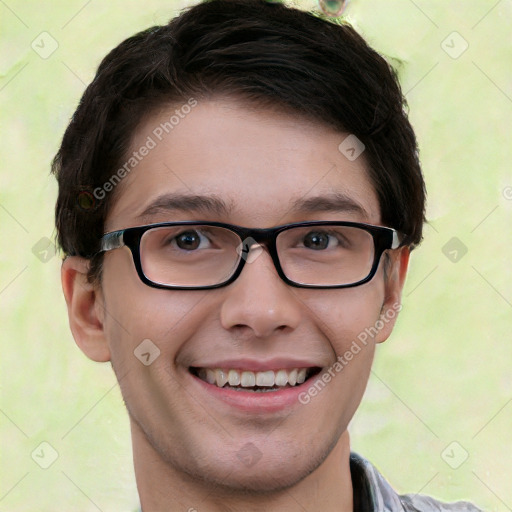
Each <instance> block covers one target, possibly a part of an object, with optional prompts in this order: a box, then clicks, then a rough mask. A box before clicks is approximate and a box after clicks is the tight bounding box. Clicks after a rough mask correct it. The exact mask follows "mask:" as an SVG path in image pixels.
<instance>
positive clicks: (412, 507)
mask: <svg viewBox="0 0 512 512" xmlns="http://www.w3.org/2000/svg"><path fill="white" fill-rule="evenodd" d="M399 499H400V501H401V503H402V505H403V507H404V510H405V511H406V512H483V511H482V510H481V509H479V508H478V507H476V506H475V505H472V504H471V503H468V502H467V501H457V502H456V503H443V502H441V501H437V500H435V499H434V498H430V497H429V496H422V495H420V494H405V495H403V496H399Z"/></svg>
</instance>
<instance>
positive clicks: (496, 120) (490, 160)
mask: <svg viewBox="0 0 512 512" xmlns="http://www.w3.org/2000/svg"><path fill="white" fill-rule="evenodd" d="M308 1H309V0H308ZM186 5H188V4H186V3H185V2H183V1H181V0H180V1H176V0H174V1H173V0H168V1H163V0H145V1H144V2H141V1H138V2H137V1H134V0H131V1H126V0H124V1H121V0H111V1H108V2H100V1H99V0H92V1H84V0H80V1H77V0H72V1H66V2H65V1H63V0H54V1H53V2H45V3H36V2H26V1H25V2H24V1H22V0H6V1H2V2H0V19H1V22H0V23H1V51H2V53H1V55H2V56H1V79H0V104H1V111H2V137H1V139H0V146H1V155H2V157H1V160H0V165H1V178H0V179H1V181H0V183H1V185H0V233H1V235H2V236H1V238H0V244H1V256H0V261H1V269H0V308H1V309H0V329H1V333H2V339H1V341H2V352H1V380H2V392H1V393H2V395H1V410H0V429H1V436H2V440H1V464H0V482H1V484H0V486H1V487H0V511H55V510H66V511H97V510H101V511H105V512H107V511H127V510H133V509H134V508H135V507H136V505H137V494H136V489H135V481H134V475H133V469H132V459H131V446H130V433H129V426H128V419H127V415H126V412H125V410H124V406H123V403H122V399H121V397H120V393H119V391H118V388H117V384H116V380H115V377H114V375H113V372H112V371H111V369H110V366H109V365H108V364H97V363H92V362H90V361H88V360H87V359H86V358H85V356H83V354H82V353H81V352H80V351H79V349H78V348H77V347H76V345H75V344H74V341H73V338H72V336H71V334H70V331H69V328H68V323H67V313H66V308H65V304H64V300H63V297H62V294H61V287H60V274H59V269H60V257H59V255H58V254H57V255H56V254H55V253H54V250H53V246H52V245H51V243H50V241H53V240H54V236H55V231H54V227H53V208H54V203H55V198H56V193H57V190H56V184H55V181H54V179H53V177H52V176H49V168H50V161H51V159H52V157H53V155H54V154H55V152H56V150H57V148H58V145H59V142H60V139H61V137H62V134H63V132H64V130H65V127H66V125H67V123H68V121H69V118H70V116H71V115H72V113H73V111H74V109H75V107H76V105H77V102H78V100H79V98H80V96H81V94H82V92H83V90H84V88H85V86H86V84H88V83H89V82H90V81H91V80H92V77H93V75H94V72H95V69H96V67H97V65H98V64H99V62H100V59H101V58H102V57H103V56H104V55H105V54H106V53H107V52H108V51H109V50H110V49H111V48H112V47H114V46H115V45H117V44H118V43H119V42H120V41H121V40H123V39H125V38H126V37H128V36H130V35H131V34H133V33H134V32H136V31H139V30H141V29H144V28H146V27H148V26H150V25H154V24H163V23H166V22H167V20H168V19H169V18H170V17H172V16H174V15H175V14H176V13H177V12H178V11H179V10H180V9H182V8H183V7H185V6H186ZM298 5H300V6H301V7H303V8H310V7H315V4H314V3H313V2H312V3H308V4H306V3H302V2H300V3H298ZM345 15H346V18H347V19H348V20H349V21H350V22H351V23H352V24H353V25H354V26H355V27H356V28H357V29H358V30H359V31H360V32H361V33H362V34H363V35H364V36H365V37H366V38H367V40H368V41H369V42H370V44H372V45H373V46H374V47H375V48H376V49H377V50H379V51H380V52H381V53H382V54H384V55H385V56H387V57H388V58H389V59H390V61H391V62H392V63H393V65H395V66H396V68H397V70H398V72H399V75H400V79H401V82H402V85H403V89H404V91H405V92H406V95H407V99H408V102H409V106H410V117H411V120H412V123H413V125H414V127H415V129H416V131H417V135H418V138H419V142H420V147H421V159H422V162H423V168H424V173H425V179H426V182H427V188H428V212H427V216H428V219H429V224H428V225H427V226H426V227H425V240H424V243H423V244H422V245H421V246H420V248H418V249H417V250H416V251H414V253H413V257H412V265H411V270H410V274H409V277H408V281H407V285H406V289H405V294H404V295H405V297H404V307H403V311H402V313H401V315H400V319H399V321H398V325H397V327H396V329H395V332H394V335H393V336H392V337H391V339H390V340H388V341H387V342H386V343H385V344H384V345H382V346H380V347H379V348H378V351H377V357H376V362H375V367H374V373H373V375H372V377H371V380H370V383H369V385H368V389H367V393H366V395H365V398H364V402H363V405H362V406H361V408H360V410H359V411H358V413H357V414H356V417H355V418H354V421H353V422H352V425H351V428H350V430H351V433H352V443H353V449H354V450H356V451H358V452H360V453H362V454H364V455H365V456H366V457H368V458H369V459H370V460H371V461H372V462H374V464H376V465H377V467H378V468H379V469H380V470H381V471H382V473H383V474H384V475H385V476H386V478H387V479H388V480H389V481H390V482H391V484H392V485H393V486H394V487H395V488H396V489H397V490H399V491H400V492H411V493H420V492H421V493H425V494H430V495H433V496H436V497H438V498H440V499H443V500H455V499H461V498H466V499H470V500H471V501H474V502H475V503H476V504H478V505H479V506H480V507H482V508H483V509H485V510H487V511H506V510H512V485H511V481H512V479H511V469H512V462H511V459H512V442H511V427H512V403H511V402H512V375H511V369H510V367H511V362H512V335H511V328H512V272H511V270H510V261H511V256H512V243H511V240H512V236H511V231H512V229H511V221H512V171H511V163H510V162H511V161H512V149H511V147H512V144H511V140H510V139H511V137H510V133H511V127H512V126H511V125H512V123H511V118H512V38H511V37H510V33H511V26H512V1H510V0H501V1H498V2H496V1H495V0H492V1H484V0H464V1H462V0H459V1H449V2H447V1H446V0H443V1H441V0H436V1H423V0H415V1H412V0H396V1H383V0H352V1H351V2H350V3H349V5H348V8H347V10H346V12H345ZM56 45H58V47H57V46H56ZM52 51H53V52H52ZM333 65H335V63H333ZM41 443H48V444H43V445H41ZM41 466H43V467H41ZM44 466H48V467H47V468H46V469H44Z"/></svg>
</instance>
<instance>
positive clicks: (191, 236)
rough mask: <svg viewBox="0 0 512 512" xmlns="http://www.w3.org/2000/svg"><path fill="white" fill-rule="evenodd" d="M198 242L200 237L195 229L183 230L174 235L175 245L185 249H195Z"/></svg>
mask: <svg viewBox="0 0 512 512" xmlns="http://www.w3.org/2000/svg"><path fill="white" fill-rule="evenodd" d="M200 243H201V237H200V236H199V233H198V232H197V231H192V230H191V231H185V232H184V233H181V234H180V235H178V236H177V237H176V245H177V246H178V247H179V248H180V249H184V250H186V251H192V250H194V249H197V248H198V247H199V245H200Z"/></svg>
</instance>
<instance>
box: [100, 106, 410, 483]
mask: <svg viewBox="0 0 512 512" xmlns="http://www.w3.org/2000/svg"><path fill="white" fill-rule="evenodd" d="M174 110H175V107H173V108H170V109H168V110H167V109H166V110H165V111H164V112H162V113H161V115H160V114H159V115H155V116H153V117H151V118H149V119H148V120H146V122H145V123H144V124H143V125H142V126H141V127H140V129H139V130H138V131H137V132H136V134H135V137H134V139H133V141H132V148H131V150H130V154H131V151H135V150H138V148H140V147H141V146H143V145H144V144H146V142H147V140H148V139H147V137H148V136H151V137H152V138H153V139H154V140H155V141H156V142H157V145H156V147H154V148H153V149H151V151H150V152H149V154H148V155H147V156H145V157H144V158H143V159H142V161H141V162H140V163H139V164H138V165H137V166H136V167H135V168H134V170H133V171H132V172H131V173H130V174H129V175H128V176H127V177H126V178H125V179H124V180H123V182H122V183H121V184H120V185H118V186H119V190H117V191H116V193H118V197H117V199H116V202H115V203H114V205H113V208H112V209H111V211H110V213H109V215H108V218H107V221H106V226H105V228H106V231H113V230H118V229H123V228H128V227H132V226H139V225H144V224H150V223H156V222H168V221H180V220H184V221H185V220H197V221H220V222H226V223H230V224H237V225H240V226H244V227H254V228H267V227H272V226H276V225H280V224H285V223H293V222H301V221H309V220H326V221H334V220H340V221H345V220H346V221H356V222H366V223H370V224H380V222H381V219H380V211H379V204H378V200H377V197H376V194H375V191H374V189H373V187H372V185H371V183H370V181H369V179H368V177H367V172H366V170H365V162H364V154H363V155H362V156H361V157H359V158H357V159H356V160H354V161H350V160H349V159H347V158H346V157H345V156H344V155H343V154H342V153H341V152H340V151H339V150H338V146H339V144H340V143H341V142H342V141H343V140H344V138H345V137H346V136H347V134H341V133H338V132H336V131H333V130H332V129H330V128H327V127H324V126H322V125H319V124H314V123H310V122H307V121H304V120H302V119H300V118H296V117H292V116H288V115H284V114H277V113H275V112H271V111H262V110H258V111H257V110H255V109H248V108H247V107H244V105H242V104H241V103H237V102H234V101H230V100H220V99H219V100H216V101H209V102H200V103H199V104H198V105H197V106H196V107H195V108H193V109H192V110H191V112H190V113H189V114H188V115H187V116H186V117H184V118H183V119H180V121H179V124H177V125H176V126H175V127H174V128H173V130H172V132H171V133H170V134H169V135H166V136H165V137H164V138H163V140H162V141H161V142H159V141H158V139H157V138H156V137H155V135H154V133H153V132H154V130H155V128H157V127H158V126H159V125H160V123H162V122H164V121H166V120H168V119H169V117H170V115H171V114H172V112H173V111H174ZM171 194H172V195H185V196H203V197H206V198H213V199H215V200H218V201H222V202H223V203H224V204H225V205H226V208H225V209H221V210H215V209H209V208H206V207H203V208H201V207H198V208H197V209H195V208H190V209H187V210H181V209H175V208H173V205H172V204H170V203H169V205H168V207H165V206H163V205H162V200H161V198H162V196H164V195H171ZM335 194H337V195H338V197H339V196H345V198H346V199H347V200H346V201H344V202H341V203H340V204H339V205H338V209H334V208H333V201H332V200H333V198H335ZM316 197H318V198H320V197H321V198H324V199H325V200H318V202H317V204H316V206H315V204H314V202H312V201H311V199H312V198H316ZM159 198H160V199H159ZM328 200H330V201H328ZM218 201H217V202H218ZM306 201H307V204H308V205H309V206H308V208H307V209H301V208H299V209H297V204H300V203H301V202H306ZM155 202H158V203H159V204H160V206H159V207H158V208H149V207H150V206H151V205H152V203H155ZM164 202H165V201H164ZM350 203H353V204H352V205H351V204H350ZM148 209H150V212H149V213H147V214H145V215H142V213H143V212H144V211H146V210H148ZM395 254H396V251H395ZM383 260H384V258H383V259H382V261H381V264H380V266H379V270H378V272H377V274H376V275H375V277H374V278H373V279H372V280H371V281H370V282H369V283H366V284H364V285H361V286H358V287H354V288H348V289H331V290H325V289H301V288H293V287H291V286H289V285H287V284H285V283H284V282H283V281H282V280H281V279H280V278H279V277H278V275H277V273H276V270H275V268H274V266H273V263H272V260H271V258H270V256H269V254H268V253H267V252H266V251H263V252H261V253H260V254H259V255H258V256H257V257H256V258H255V259H254V260H253V261H251V262H250V263H246V265H245V267H244V269H243V271H242V273H241V275H240V276H239V278H238V279H237V280H236V281H235V282H233V283H232V284H230V285H228V286H225V287H223V288H219V289H212V290H195V291H190V290H188V291H180V290H162V289H156V288H151V287H149V286H147V285H145V284H143V283H142V282H141V281H140V279H139V277H138V276H137V273H136V270H135V267H134V264H133V260H132V256H131V253H130V251H129V250H128V248H126V247H125V248H122V249H118V250H114V251H111V252H108V253H107V254H106V255H105V261H104V269H103V281H102V286H101V290H100V293H99V297H101V301H100V302H101V303H102V304H104V308H105V309H104V314H103V315H102V329H103V332H104V338H105V344H106V346H107V347H108V350H109V353H110V357H111V361H112V364H113V367H114V370H115V372H116V375H117V377H118V379H119V381H120V386H121V390H122V393H123V396H124V399H125V402H126V405H127V407H128V410H129V413H130V416H131V419H132V424H133V435H134V443H135V445H136V446H137V445H138V446H139V447H140V446H142V445H145V444H147V446H151V450H154V451H155V452H156V453H157V454H158V455H159V456H160V457H161V458H163V459H164V460H165V461H166V462H168V463H169V465H170V466H171V467H173V468H175V469H176V470H177V471H180V472H182V473H185V474H188V475H191V476H193V477H194V478H196V479H198V480H202V481H206V482H210V483H217V484H221V485H225V486H228V487H231V488H242V487H248V488H252V489H255V490H257V489H262V490H263V489H264V490H267V491H269V490H271V489H273V488H278V487H282V486H286V485H290V484H293V483H295V482H297V481H299V480H300V479H302V478H304V477H305V476H306V475H308V474H309V473H310V472H311V471H313V470H314V469H315V468H317V467H318V466H319V465H320V464H321V463H322V462H323V461H324V460H325V458H326V457H327V456H328V454H329V452H330V451H331V450H332V448H333V446H335V444H336V443H337V442H338V439H339V438H340V435H341V434H342V433H343V432H344V431H345V430H346V428H347V425H348V423H349V421H350V420H351V418H352V416H353V414H354V412H355V410H356V408H357V406H358V404H359V402H360V400H361V397H362V395H363V392H364V389H365V387H366V383H367V380H368V376H369V372H370V367H371V363H372V358H373V353H374V346H375V343H376V342H379V341H382V340H384V339H385V338H386V337H387V336H388V335H389V332H390V330H391V327H392V323H393V322H392V321H388V322H386V323H385V324H384V327H383V328H382V329H380V330H379V333H378V334H377V335H376V337H375V338H374V339H371V338H369V339H368V342H367V344H366V345H363V344H362V343H358V344H359V345H360V348H361V350H360V351H359V352H358V353H357V354H355V355H354V356H353V358H352V359H351V360H350V361H349V362H348V363H347V364H345V365H344V366H343V368H342V370H338V371H335V372H334V373H335V376H334V377H332V378H331V381H330V382H329V383H328V385H326V386H325V387H324V388H322V389H321V390H320V391H319V392H318V393H317V394H316V396H314V397H312V398H311V400H310V401H309V403H304V402H305V401H306V400H304V398H303V399H302V400H299V395H300V396H302V397H304V393H307V390H308V389H309V388H310V387H311V385H312V384H313V383H314V382H315V381H317V380H318V379H319V377H321V376H322V374H323V373H325V371H326V370H327V369H328V368H330V367H332V365H333V364H334V363H335V362H336V359H337V357H338V356H343V354H345V353H346V352H347V351H348V350H349V349H350V347H351V345H352V344H353V342H354V340H357V339H358V335H360V334H361V333H362V332H364V331H365V328H369V327H372V326H375V324H376V322H377V321H378V320H379V319H380V318H381V314H383V312H384V311H387V310H389V309H392V307H393V305H395V307H396V301H397V300H398V298H399V294H400V289H401V285H402V284H403V280H401V279H397V278H396V273H397V271H396V267H399V266H400V261H399V259H398V258H396V257H394V255H392V257H391V267H390V269H389V271H388V273H389V274H390V276H388V278H387V279H385V275H384V271H383ZM402 266H404V264H403V262H402ZM148 339H149V340H151V343H152V344H154V345H155V346H156V347H158V349H159V351H160V354H159V355H158V357H156V359H155V360H154V361H153V362H152V363H151V364H149V365H145V364H143V363H142V362H141V361H140V360H139V358H137V357H136V356H135V355H134V351H135V352H137V351H136V349H137V347H138V346H139V345H140V344H141V342H142V341H143V340H148ZM146 343H148V342H146ZM147 346H148V347H151V346H152V345H147ZM155 354H156V352H155ZM152 356H153V354H152ZM146 357H147V356H146ZM191 368H195V369H198V368H202V369H205V370H206V369H212V370H214V369H216V368H222V369H235V370H239V371H243V370H247V371H256V370H267V371H268V370H274V371H275V372H277V371H278V370H286V372H290V371H291V370H292V369H294V368H298V369H299V370H300V369H302V368H308V369H311V368H314V369H316V370H315V371H318V370H319V369H322V370H320V373H319V374H318V375H317V376H316V377H311V378H310V379H308V380H307V381H306V382H305V383H304V384H302V385H299V386H294V387H288V388H287V389H283V390H281V391H277V392H273V391H270V392H266V393H260V392H254V391H234V390H230V389H224V388H220V387H218V386H217V385H216V384H210V383H207V382H205V381H203V380H202V379H200V378H199V377H198V376H197V371H195V373H193V372H191ZM308 371H311V370H308ZM287 375H288V373H287ZM301 393H302V394H301Z"/></svg>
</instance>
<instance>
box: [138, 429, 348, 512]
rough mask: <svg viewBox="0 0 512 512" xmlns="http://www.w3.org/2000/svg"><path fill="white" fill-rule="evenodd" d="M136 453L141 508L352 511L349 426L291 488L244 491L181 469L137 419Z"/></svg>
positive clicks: (152, 511)
mask: <svg viewBox="0 0 512 512" xmlns="http://www.w3.org/2000/svg"><path fill="white" fill-rule="evenodd" d="M131 428H132V441H133V458H134V466H135V476H136V480H137V488H138V492H139V497H140V501H141V504H142V510H143V512H164V511H168V510H186V511H189V512H194V511H195V512H197V511H196V509H197V510H200V511H201V512H221V511H224V512H225V511H231V510H233V511H235V510H244V511H246V512H256V511H260V510H265V511H267V512H278V511H279V512H283V511H284V512H288V511H290V512H291V511H296V510H308V511H309V512H320V511H321V512H334V511H336V512H352V511H353V491H352V479H351V475H350V443H349V435H348V432H347V431H345V432H344V433H343V434H342V435H341V436H340V438H339V439H338V442H337V443H336V445H335V446H334V448H333V449H332V450H331V452H330V453H329V455H328V456H327V457H326V459H325V460H324V461H323V462H322V464H320V466H318V467H317V468H316V469H315V470H314V471H313V472H312V473H310V474H309V475H308V476H306V477H305V478H304V479H302V480H301V481H300V482H298V483H297V484H295V485H293V486H292V487H289V488H286V489H282V490H280V491H278V492H272V493H258V494H254V493H253V494H244V495H240V494H237V493H234V492H230V491H229V490H226V489H222V490H219V488H218V487H217V488H212V487H211V486H210V485H209V484H207V483H205V482H203V481H200V480H198V479H192V478H191V477H190V476H189V475H187V474H184V473H183V472H180V471H178V470H177V469H176V468H175V467H173V466H172V465H170V464H169V463H167V462H166V461H164V460H163V459H162V458H161V457H160V455H159V454H158V452H157V451H156V450H155V449H154V448H153V446H152V445H151V444H150V443H149V442H148V440H147V438H146V436H145V435H144V433H143V432H142V431H141V429H140V428H139V426H138V425H137V424H136V423H135V422H133V420H132V423H131Z"/></svg>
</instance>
